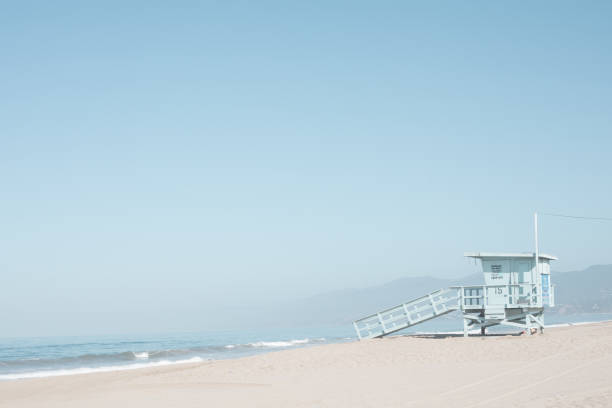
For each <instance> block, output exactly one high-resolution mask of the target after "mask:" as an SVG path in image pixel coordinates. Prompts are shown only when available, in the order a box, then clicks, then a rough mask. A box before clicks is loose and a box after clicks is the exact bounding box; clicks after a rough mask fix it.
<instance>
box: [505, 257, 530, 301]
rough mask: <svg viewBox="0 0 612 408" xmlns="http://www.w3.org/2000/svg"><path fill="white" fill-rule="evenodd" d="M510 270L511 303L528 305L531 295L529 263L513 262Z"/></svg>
mask: <svg viewBox="0 0 612 408" xmlns="http://www.w3.org/2000/svg"><path fill="white" fill-rule="evenodd" d="M513 264H514V265H513V268H512V282H511V283H512V287H511V288H510V291H511V292H512V303H513V304H525V303H529V296H530V294H531V285H530V284H531V283H532V282H533V281H532V279H531V266H532V263H531V261H514V262H513Z"/></svg>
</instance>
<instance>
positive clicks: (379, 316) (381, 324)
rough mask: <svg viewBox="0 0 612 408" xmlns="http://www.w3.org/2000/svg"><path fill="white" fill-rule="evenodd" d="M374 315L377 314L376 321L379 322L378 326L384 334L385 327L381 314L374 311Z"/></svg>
mask: <svg viewBox="0 0 612 408" xmlns="http://www.w3.org/2000/svg"><path fill="white" fill-rule="evenodd" d="M376 316H378V322H379V323H380V327H382V331H383V334H384V333H385V332H386V331H387V329H386V328H385V323H384V322H383V319H382V316H381V315H380V313H376Z"/></svg>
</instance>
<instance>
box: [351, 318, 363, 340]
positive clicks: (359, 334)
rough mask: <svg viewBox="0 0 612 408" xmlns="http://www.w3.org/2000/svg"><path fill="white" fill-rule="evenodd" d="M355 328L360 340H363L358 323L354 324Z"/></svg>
mask: <svg viewBox="0 0 612 408" xmlns="http://www.w3.org/2000/svg"><path fill="white" fill-rule="evenodd" d="M353 327H354V328H355V331H356V332H357V337H359V340H361V332H359V327H357V323H356V322H353Z"/></svg>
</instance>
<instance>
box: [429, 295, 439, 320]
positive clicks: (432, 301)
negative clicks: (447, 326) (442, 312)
mask: <svg viewBox="0 0 612 408" xmlns="http://www.w3.org/2000/svg"><path fill="white" fill-rule="evenodd" d="M427 297H429V301H430V302H431V308H432V309H433V314H434V316H435V315H437V314H438V309H436V302H434V299H433V296H431V293H430V294H429V295H427Z"/></svg>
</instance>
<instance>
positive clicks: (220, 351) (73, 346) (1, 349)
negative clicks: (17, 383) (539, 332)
mask: <svg viewBox="0 0 612 408" xmlns="http://www.w3.org/2000/svg"><path fill="white" fill-rule="evenodd" d="M606 320H612V313H591V314H579V315H571V316H558V315H554V314H550V315H547V316H546V324H547V325H560V324H561V325H563V324H575V323H580V322H597V321H606ZM462 328H463V324H462V322H461V319H460V318H459V316H453V315H452V314H451V315H446V316H443V317H441V318H439V319H434V320H431V321H429V322H426V323H423V324H421V325H417V326H414V327H412V328H410V329H408V330H406V331H404V332H400V333H398V334H419V333H452V332H460V331H461V330H462ZM503 330H505V331H516V330H513V329H508V328H499V329H497V330H495V331H503ZM355 340H356V337H355V333H354V332H353V328H352V326H351V325H342V326H338V327H318V328H295V329H282V330H280V329H277V330H272V329H267V330H259V331H255V330H242V331H217V332H199V333H172V334H149V335H129V336H127V335H120V336H70V337H27V338H0V380H18V379H27V378H37V377H48V376H59V375H71V374H80V373H90V372H103V371H114V370H129V369H135V368H141V367H150V366H160V365H171V364H180V363H186V362H199V361H206V360H220V359H229V358H239V357H244V356H249V355H254V354H259V353H266V352H271V351H277V350H287V349H292V348H299V347H310V346H314V345H322V344H329V343H341V342H349V341H355Z"/></svg>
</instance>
